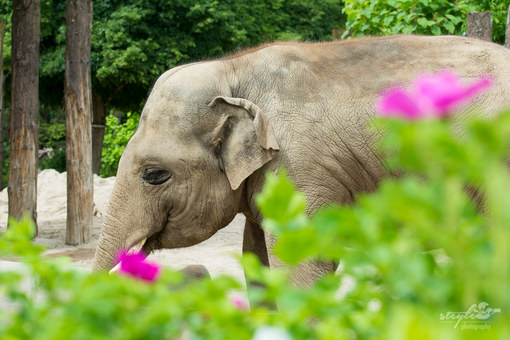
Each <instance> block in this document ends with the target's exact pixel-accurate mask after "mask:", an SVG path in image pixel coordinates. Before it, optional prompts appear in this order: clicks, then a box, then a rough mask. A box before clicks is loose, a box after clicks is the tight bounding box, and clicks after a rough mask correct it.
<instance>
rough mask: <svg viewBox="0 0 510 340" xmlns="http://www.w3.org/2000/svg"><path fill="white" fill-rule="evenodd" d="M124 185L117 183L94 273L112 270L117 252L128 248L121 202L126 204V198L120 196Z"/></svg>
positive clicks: (96, 257) (99, 243)
mask: <svg viewBox="0 0 510 340" xmlns="http://www.w3.org/2000/svg"><path fill="white" fill-rule="evenodd" d="M121 187H122V185H120V183H119V182H118V181H116V182H115V186H114V190H113V193H112V197H111V200H110V203H109V206H108V213H107V216H106V219H105V221H104V223H103V227H102V228H101V235H100V236H99V241H98V244H97V247H96V254H95V257H94V265H93V267H92V269H93V270H94V271H99V270H110V269H112V268H113V266H114V265H115V256H116V255H117V252H118V251H119V250H121V249H123V248H125V247H126V246H127V238H128V235H127V234H128V233H127V232H125V231H126V228H125V227H126V225H127V223H126V221H124V219H123V218H122V216H125V214H123V211H124V209H123V208H124V207H123V205H122V204H120V203H121V202H124V203H125V202H126V200H125V197H124V196H123V195H122V194H120V193H121V192H123V191H122V188H121Z"/></svg>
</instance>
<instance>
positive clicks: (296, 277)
mask: <svg viewBox="0 0 510 340" xmlns="http://www.w3.org/2000/svg"><path fill="white" fill-rule="evenodd" d="M265 239H266V245H267V249H268V257H269V266H270V267H271V268H282V269H288V270H290V268H289V266H287V265H285V264H284V263H282V261H281V260H280V259H279V258H278V257H277V256H276V255H274V253H273V251H272V249H273V246H274V245H275V243H276V238H275V237H274V236H273V235H271V234H270V233H265ZM296 251H299V249H296ZM335 269H336V265H335V263H333V262H324V261H305V262H303V263H301V264H299V265H298V266H297V267H295V268H292V282H293V283H294V284H295V285H296V286H299V287H310V286H313V284H314V283H315V282H316V281H317V280H319V279H320V278H321V277H323V276H324V275H326V274H329V273H331V272H334V271H335Z"/></svg>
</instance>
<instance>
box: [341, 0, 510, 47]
mask: <svg viewBox="0 0 510 340" xmlns="http://www.w3.org/2000/svg"><path fill="white" fill-rule="evenodd" d="M509 5H510V0H504V1H500V0H475V1H468V0H457V1H446V0H419V1H415V0H403V1H397V0H390V1H382V0H346V1H345V8H344V12H345V13H346V15H347V23H346V29H347V30H346V33H345V34H344V36H346V35H347V34H349V31H350V32H351V33H352V35H353V36H365V35H390V34H399V33H404V34H426V35H440V34H457V35H460V34H463V33H464V32H465V31H466V16H467V13H470V12H475V11H478V12H483V11H489V12H491V13H492V18H493V37H494V41H495V42H497V43H499V44H503V43H504V42H505V27H506V17H507V13H508V6H509Z"/></svg>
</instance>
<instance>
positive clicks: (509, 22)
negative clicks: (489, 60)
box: [505, 5, 510, 48]
mask: <svg viewBox="0 0 510 340" xmlns="http://www.w3.org/2000/svg"><path fill="white" fill-rule="evenodd" d="M505 39H506V40H505V46H506V48H510V5H508V14H507V16H506V38H505Z"/></svg>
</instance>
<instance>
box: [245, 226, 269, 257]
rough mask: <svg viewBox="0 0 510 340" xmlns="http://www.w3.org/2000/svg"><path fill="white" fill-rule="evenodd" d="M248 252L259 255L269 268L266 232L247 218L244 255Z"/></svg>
mask: <svg viewBox="0 0 510 340" xmlns="http://www.w3.org/2000/svg"><path fill="white" fill-rule="evenodd" d="M246 252H249V253H253V254H255V255H257V257H258V258H259V260H260V262H261V263H262V264H263V265H265V266H269V260H268V256H267V248H266V241H265V238H264V231H263V230H262V228H261V227H260V225H259V224H258V223H257V222H256V221H254V220H251V219H250V218H249V217H246V223H245V225H244V235H243V253H246Z"/></svg>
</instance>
